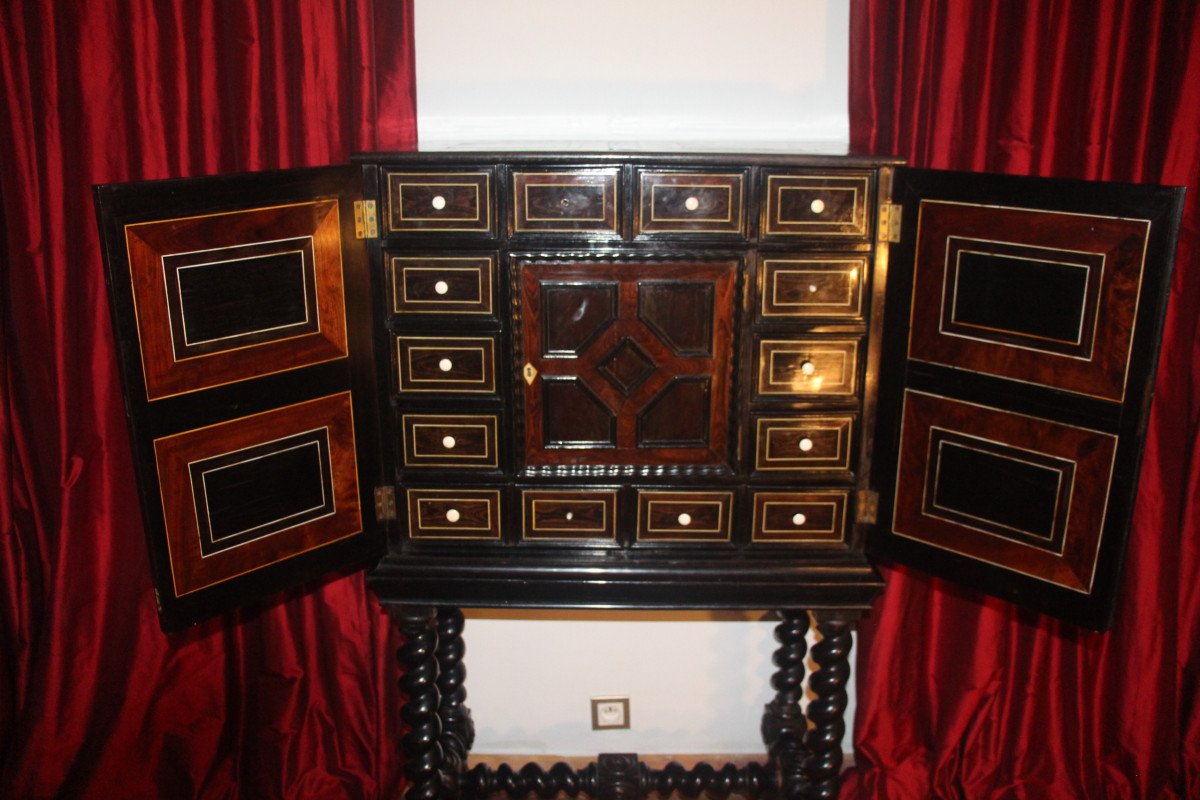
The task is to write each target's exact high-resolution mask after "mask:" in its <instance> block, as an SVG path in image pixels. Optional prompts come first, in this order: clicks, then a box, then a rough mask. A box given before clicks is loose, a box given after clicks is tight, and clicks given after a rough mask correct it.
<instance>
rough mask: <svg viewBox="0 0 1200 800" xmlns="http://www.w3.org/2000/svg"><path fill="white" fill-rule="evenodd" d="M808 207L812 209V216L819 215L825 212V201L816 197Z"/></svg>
mask: <svg viewBox="0 0 1200 800" xmlns="http://www.w3.org/2000/svg"><path fill="white" fill-rule="evenodd" d="M808 207H809V208H811V209H812V212H813V213H814V214H820V213H821V212H823V211H824V210H825V201H824V200H822V199H821V198H819V197H818V198H817V199H816V200H813V201H812V202H811V203H809V204H808Z"/></svg>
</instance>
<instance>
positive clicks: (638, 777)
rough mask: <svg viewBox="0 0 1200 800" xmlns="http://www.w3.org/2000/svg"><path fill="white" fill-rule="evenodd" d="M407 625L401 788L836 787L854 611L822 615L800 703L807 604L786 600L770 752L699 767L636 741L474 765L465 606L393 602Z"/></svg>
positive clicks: (418, 794) (721, 791) (635, 790)
mask: <svg viewBox="0 0 1200 800" xmlns="http://www.w3.org/2000/svg"><path fill="white" fill-rule="evenodd" d="M388 610H389V612H390V613H391V614H392V617H393V618H394V619H395V620H396V622H397V624H398V626H399V628H400V631H401V633H402V634H403V636H404V644H403V645H402V646H401V647H400V649H399V651H398V653H397V657H398V659H399V661H400V666H401V667H402V668H403V670H404V675H403V677H402V678H401V679H400V690H401V692H403V693H404V696H405V701H404V705H403V707H402V708H401V712H400V714H401V719H402V720H403V722H404V734H403V737H402V739H401V746H402V748H403V751H404V775H405V778H406V783H407V788H406V790H405V792H404V800H482V799H483V798H487V797H494V796H507V797H509V798H514V799H515V798H522V797H526V796H530V795H534V796H537V797H539V798H552V797H556V796H560V795H561V796H566V797H581V796H582V797H587V798H591V799H592V800H635V798H642V797H647V796H649V795H651V794H657V795H658V796H659V797H664V798H665V797H667V796H668V795H672V794H678V795H680V796H682V797H688V798H693V797H699V796H700V795H702V794H703V795H706V796H708V797H710V798H714V800H722V798H726V797H729V796H732V795H736V796H739V797H746V798H760V797H761V798H787V800H792V798H833V797H837V794H838V789H839V787H840V783H841V781H840V777H839V773H840V771H841V765H842V737H843V735H844V734H845V731H846V725H845V721H844V715H845V711H846V682H847V681H848V680H849V678H850V662H849V654H850V625H849V622H848V621H847V619H846V618H844V617H843V616H838V617H835V618H828V619H826V618H824V617H821V618H818V622H817V631H818V633H819V636H820V638H819V640H818V641H817V643H816V644H815V645H814V646H813V648H812V660H813V661H814V662H815V663H816V665H817V669H816V670H815V671H814V672H813V673H812V675H811V677H810V679H809V690H810V692H811V697H810V700H809V703H808V709H807V713H805V712H802V711H801V710H800V699H801V697H803V696H804V691H805V689H804V680H805V677H806V669H805V658H806V656H808V646H807V643H806V642H805V636H806V634H807V633H808V631H809V627H810V615H809V613H808V612H805V611H795V610H781V611H777V612H776V614H777V616H778V617H779V619H780V622H779V624H778V625H777V626H776V628H775V638H776V639H777V640H778V641H779V648H778V649H777V650H776V651H775V654H774V657H773V662H774V664H775V666H776V668H777V669H776V671H775V673H774V675H773V676H772V677H771V687H772V688H773V689H774V690H775V697H774V699H772V700H771V702H769V703H767V705H766V707H765V708H764V711H763V720H762V736H763V741H764V743H765V744H766V748H767V758H766V761H765V763H762V764H759V763H751V764H746V765H744V766H735V765H733V764H726V765H725V766H723V767H715V766H713V765H711V764H708V763H704V762H701V763H699V764H696V765H695V766H693V767H690V768H688V767H684V766H683V765H681V764H678V763H671V764H668V765H667V766H665V767H663V768H662V769H654V768H651V767H649V766H647V765H646V764H644V763H642V762H641V761H640V760H639V759H638V757H637V755H636V754H634V753H601V754H600V755H599V756H598V757H597V759H596V761H595V762H593V763H591V764H588V765H587V766H585V767H583V768H581V769H576V768H574V767H571V766H570V765H568V764H565V763H561V762H560V763H557V764H554V765H553V766H551V767H550V768H549V769H545V768H543V767H542V766H540V765H539V764H535V763H530V764H526V765H524V766H523V767H520V768H513V767H511V766H509V765H508V764H501V765H500V766H498V767H494V768H493V767H490V766H487V765H485V764H477V765H475V766H473V767H471V766H468V764H467V757H468V755H469V753H470V750H471V745H472V743H473V742H474V739H475V724H474V722H473V721H472V719H471V712H470V709H468V708H467V706H466V696H467V692H466V688H465V686H464V679H465V677H466V668H465V667H464V666H463V653H464V643H463V627H464V620H463V615H462V611H460V610H459V609H458V608H453V607H442V608H435V607H433V606H409V605H388Z"/></svg>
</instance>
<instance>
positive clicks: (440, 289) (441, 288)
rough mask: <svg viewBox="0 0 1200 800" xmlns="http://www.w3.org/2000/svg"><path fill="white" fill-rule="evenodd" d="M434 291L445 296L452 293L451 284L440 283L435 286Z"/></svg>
mask: <svg viewBox="0 0 1200 800" xmlns="http://www.w3.org/2000/svg"><path fill="white" fill-rule="evenodd" d="M433 290H434V291H435V292H437V293H438V294H445V293H446V292H448V291H450V284H448V283H446V282H445V281H438V282H437V283H435V284H434V285H433Z"/></svg>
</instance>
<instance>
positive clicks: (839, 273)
mask: <svg viewBox="0 0 1200 800" xmlns="http://www.w3.org/2000/svg"><path fill="white" fill-rule="evenodd" d="M761 274H762V299H761V302H760V303H759V307H758V313H759V317H760V318H762V319H786V318H795V317H813V318H815V317H821V318H824V317H836V318H838V319H861V318H862V313H863V308H862V297H863V279H864V277H865V276H866V274H867V259H866V257H854V258H838V257H833V256H831V257H828V258H824V257H823V258H764V259H763V261H762V271H761Z"/></svg>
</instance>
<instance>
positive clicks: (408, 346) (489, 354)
mask: <svg viewBox="0 0 1200 800" xmlns="http://www.w3.org/2000/svg"><path fill="white" fill-rule="evenodd" d="M495 349H496V343H495V340H494V339H492V338H491V337H479V338H471V337H465V336H398V337H397V338H396V362H397V379H398V381H399V383H398V387H397V388H398V391H399V392H400V393H401V394H424V393H431V392H442V393H446V392H449V393H455V394H463V393H465V394H494V393H495V392H496V365H495V362H496V352H495Z"/></svg>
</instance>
